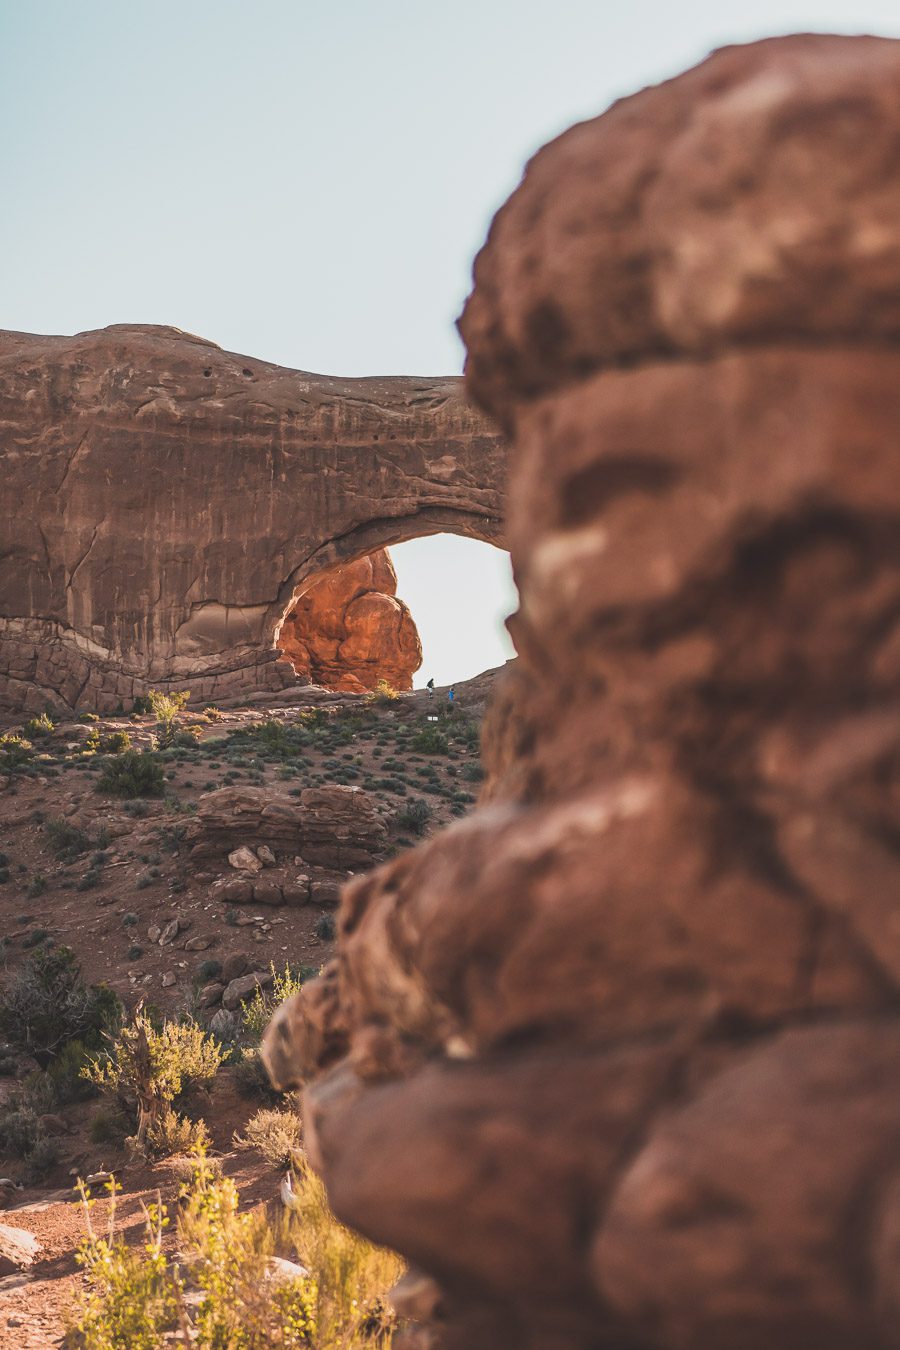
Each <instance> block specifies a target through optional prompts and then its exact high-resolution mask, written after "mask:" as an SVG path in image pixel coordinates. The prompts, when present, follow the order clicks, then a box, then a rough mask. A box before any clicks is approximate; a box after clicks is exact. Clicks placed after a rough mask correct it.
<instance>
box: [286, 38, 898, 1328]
mask: <svg viewBox="0 0 900 1350" xmlns="http://www.w3.org/2000/svg"><path fill="white" fill-rule="evenodd" d="M898 128H900V43H896V42H890V41H886V40H885V41H882V40H876V39H870V38H859V39H849V38H826V37H797V38H786V39H781V40H777V41H774V42H768V43H761V44H756V45H753V46H750V47H743V48H730V49H728V50H726V51H723V52H720V53H717V54H716V55H714V56H713V57H711V58H710V60H709V61H707V62H705V63H704V64H703V65H701V66H700V67H699V68H698V69H697V70H694V71H691V72H689V73H688V74H687V75H685V76H683V77H681V78H679V79H677V80H675V81H673V82H670V83H669V84H666V85H662V86H660V87H659V88H658V89H651V90H647V91H646V92H644V93H642V94H638V95H637V96H636V97H634V98H632V99H628V100H625V101H624V102H621V103H619V104H616V105H615V107H613V108H612V109H611V110H610V112H609V113H607V114H605V115H604V116H602V117H600V118H598V119H596V120H595V121H593V122H588V123H585V124H583V125H581V126H579V127H576V128H574V129H573V130H572V131H570V132H568V133H567V134H566V135H565V136H563V137H562V138H560V139H559V140H558V141H556V142H555V143H553V144H552V145H550V146H549V147H547V148H546V149H545V150H543V151H541V152H540V154H539V155H538V156H537V157H536V159H535V160H534V161H533V162H532V164H531V166H530V167H529V169H528V172H527V174H526V176H525V179H524V182H523V184H522V186H521V187H520V188H519V189H518V190H517V192H516V193H515V194H514V195H513V197H512V198H511V200H510V202H509V203H508V204H507V205H506V206H505V207H504V208H503V210H502V211H501V212H500V215H499V216H498V218H497V220H496V221H495V223H494V226H493V228H492V230H491V234H490V238H489V241H488V244H487V246H486V247H485V249H484V250H483V252H482V254H481V255H480V257H479V260H478V263H477V267H476V287H475V292H474V295H473V298H472V299H471V301H470V303H469V305H468V306H467V309H466V313H465V316H464V319H463V321H462V325H461V326H462V331H463V333H464V335H465V337H466V340H467V343H468V346H469V372H470V379H471V382H472V387H473V389H474V390H475V392H476V393H477V396H478V398H479V399H480V400H481V401H482V403H483V404H484V405H485V406H486V407H488V408H489V409H490V410H491V411H492V412H493V413H494V414H495V415H497V416H498V417H501V418H502V419H503V421H504V423H505V425H506V426H507V427H508V428H509V429H510V431H511V432H512V436H513V441H514V446H513V450H512V483H511V491H510V506H509V532H510V540H511V547H512V555H513V563H514V567H515V572H516V577H517V581H518V584H519V590H520V595H521V610H520V613H519V615H518V616H517V619H516V622H515V639H516V645H517V647H518V649H519V652H520V657H521V663H520V667H519V669H518V670H517V672H516V674H515V676H514V681H513V682H512V683H508V684H507V686H506V692H505V695H504V697H505V704H504V707H503V708H502V709H501V711H500V712H499V713H498V714H497V715H496V717H495V719H494V730H493V733H492V734H493V735H494V736H495V737H499V738H500V740H501V741H503V744H501V745H500V746H498V748H497V750H496V751H495V753H494V756H493V762H494V768H493V781H492V784H491V793H492V800H491V803H490V805H489V806H487V807H485V808H484V809H482V810H480V811H478V812H476V814H475V815H474V816H472V817H470V818H469V819H467V820H463V821H461V822H459V823H458V824H456V825H454V826H453V827H452V828H451V829H449V830H447V831H445V832H444V833H443V834H442V835H438V836H436V837H434V838H433V839H432V840H430V841H429V842H428V843H427V844H426V845H425V846H423V847H422V848H420V849H418V850H416V851H415V852H413V853H408V854H405V855H403V856H402V857H399V858H397V859H396V860H394V861H393V862H391V863H389V864H388V865H387V866H386V867H383V868H381V869H380V870H379V871H377V872H375V873H373V874H372V875H370V876H368V877H364V878H360V879H357V880H355V881H354V882H352V883H351V884H350V886H349V887H348V888H347V889H346V890H345V895H344V901H343V907H342V912H341V919H340V939H341V940H340V955H339V962H338V964H337V965H336V966H335V967H334V968H333V969H332V970H331V971H329V972H328V974H327V977H326V978H325V980H324V981H323V983H321V984H319V985H313V986H311V987H309V988H307V989H306V990H304V992H303V994H302V995H300V996H299V998H298V999H297V1000H296V1001H295V1002H294V1003H293V1004H292V1005H289V1006H288V1007H287V1008H286V1009H285V1010H284V1012H283V1014H282V1015H281V1017H280V1018H279V1019H278V1020H277V1022H276V1023H275V1024H274V1025H273V1028H272V1029H271V1031H270V1032H269V1034H268V1037H267V1042H266V1044H267V1054H268V1057H269V1062H270V1063H271V1065H272V1069H273V1072H274V1074H275V1077H276V1078H278V1079H279V1080H281V1081H282V1082H289V1081H296V1080H297V1079H308V1078H309V1077H310V1076H312V1079H313V1081H312V1082H311V1083H310V1085H309V1086H308V1087H307V1089H306V1093H305V1107H304V1118H305V1121H306V1125H307V1131H308V1136H309V1145H310V1148H311V1149H312V1153H313V1156H314V1158H315V1160H316V1163H317V1165H318V1166H319V1167H320V1168H321V1170H322V1172H323V1174H324V1176H325V1178H326V1180H327V1184H328V1188H329V1193H330V1195H331V1198H332V1202H333V1204H334V1207H335V1209H336V1211H337V1213H338V1214H339V1215H340V1216H341V1217H342V1218H344V1219H345V1220H347V1221H349V1222H351V1223H353V1224H356V1225H358V1226H359V1227H360V1228H362V1229H363V1230H364V1231H365V1232H367V1233H369V1234H370V1235H371V1236H373V1237H375V1238H377V1239H380V1240H382V1241H384V1242H387V1243H389V1244H391V1245H393V1246H395V1247H397V1248H398V1249H399V1250H400V1251H402V1252H403V1253H405V1254H406V1255H407V1256H408V1257H410V1258H411V1259H412V1260H413V1261H414V1262H415V1263H416V1264H417V1265H419V1266H420V1267H422V1268H424V1269H425V1270H426V1271H427V1272H429V1273H430V1274H432V1275H433V1276H435V1277H436V1278H437V1279H438V1280H439V1282H440V1283H441V1285H442V1286H443V1289H444V1294H445V1299H444V1303H445V1307H446V1309H447V1316H448V1322H447V1328H446V1337H445V1343H446V1344H447V1345H452V1346H454V1347H466V1350H481V1348H484V1350H486V1348H487V1347H491V1350H494V1348H495V1347H498V1346H507V1345H509V1346H513V1345H514V1346H516V1347H519V1350H538V1347H540V1350H562V1347H565V1348H566V1350H601V1347H602V1348H603V1350H613V1348H615V1350H638V1348H640V1350H798V1348H799V1347H817V1350H823V1348H824V1347H826V1346H827V1347H828V1350H888V1348H889V1347H895V1346H897V1345H898V1344H900V1341H898V1330H897V1328H898V1311H900V1265H898V1261H897V1252H898V1234H900V1164H898V1159H900V1149H898V1146H900V1016H898V1011H897V1010H898V996H900V924H898V921H897V910H898V904H900V899H898V897H900V848H898V839H900V793H898V791H897V786H896V785H897V783H898V781H900V621H898V615H900V554H898V545H897V540H898V537H900V472H898V448H897V447H898V441H897V427H898V425H900V353H898V349H897V338H898V336H900V224H898V222H900V178H898V176H897V174H896V171H895V164H896V157H897V147H898V144H900V141H898V137H900V131H898ZM511 747H512V748H513V749H514V750H515V755H512V754H511V753H510V748H511Z"/></svg>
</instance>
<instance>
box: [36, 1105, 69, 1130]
mask: <svg viewBox="0 0 900 1350" xmlns="http://www.w3.org/2000/svg"><path fill="white" fill-rule="evenodd" d="M39 1120H40V1124H41V1126H42V1127H43V1130H44V1133H45V1134H68V1132H69V1127H68V1126H67V1125H66V1122H65V1121H64V1120H63V1118H62V1116H56V1115H53V1113H52V1112H49V1111H48V1112H47V1114H46V1115H43V1116H40V1117H39Z"/></svg>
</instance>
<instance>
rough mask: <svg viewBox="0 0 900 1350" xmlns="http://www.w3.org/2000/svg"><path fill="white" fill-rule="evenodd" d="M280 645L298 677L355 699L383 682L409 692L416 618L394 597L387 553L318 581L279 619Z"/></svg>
mask: <svg viewBox="0 0 900 1350" xmlns="http://www.w3.org/2000/svg"><path fill="white" fill-rule="evenodd" d="M276 640H277V643H278V646H279V647H280V649H281V650H282V651H283V652H284V654H285V656H286V657H287V658H288V659H289V660H290V662H291V664H292V665H293V667H294V670H295V671H296V672H297V674H298V675H300V676H302V677H304V678H305V679H307V680H309V681H310V682H311V683H312V684H320V685H324V687H325V688H326V689H339V690H344V691H345V692H348V693H353V694H358V693H362V692H364V691H365V690H366V689H374V688H375V686H376V685H377V683H378V681H379V680H382V679H383V680H387V682H388V684H390V685H391V686H392V687H393V688H394V689H412V677H413V675H414V674H415V672H416V671H417V670H418V669H419V666H420V665H421V664H422V644H421V642H420V641H419V634H418V631H417V629H416V625H415V623H414V622H413V617H412V615H411V614H410V612H409V609H408V608H407V606H406V605H405V604H404V603H403V601H402V600H398V599H397V574H396V572H395V571H394V566H393V563H392V562H391V559H390V555H389V553H388V551H387V549H379V551H378V552H377V553H370V554H369V556H368V557H366V558H357V559H356V561H355V562H352V563H345V564H344V565H343V566H341V567H334V568H332V569H331V571H330V572H327V573H326V574H325V575H324V576H323V577H318V578H316V580H315V581H313V583H312V585H311V586H309V588H308V589H307V590H305V591H304V592H303V594H302V595H301V596H300V598H299V599H298V601H297V603H296V605H295V606H294V608H293V609H292V610H291V612H290V614H288V616H287V618H286V619H285V621H284V624H283V626H282V629H281V632H280V633H279V634H278V637H277V639H276Z"/></svg>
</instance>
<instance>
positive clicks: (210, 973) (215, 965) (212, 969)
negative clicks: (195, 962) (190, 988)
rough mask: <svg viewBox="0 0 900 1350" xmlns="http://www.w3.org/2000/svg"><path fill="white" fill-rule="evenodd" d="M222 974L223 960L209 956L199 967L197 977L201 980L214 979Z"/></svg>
mask: <svg viewBox="0 0 900 1350" xmlns="http://www.w3.org/2000/svg"><path fill="white" fill-rule="evenodd" d="M221 974H222V962H221V961H217V960H216V959H215V957H209V958H208V959H207V960H206V961H201V962H200V964H199V966H198V967H197V978H198V979H199V980H204V981H206V980H214V979H216V978H217V977H218V976H219V975H221Z"/></svg>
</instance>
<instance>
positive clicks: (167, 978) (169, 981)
mask: <svg viewBox="0 0 900 1350" xmlns="http://www.w3.org/2000/svg"><path fill="white" fill-rule="evenodd" d="M174 983H175V972H174V971H172V970H167V971H166V973H165V975H163V977H162V987H163V989H171V987H172V985H173V984H174Z"/></svg>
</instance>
